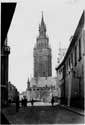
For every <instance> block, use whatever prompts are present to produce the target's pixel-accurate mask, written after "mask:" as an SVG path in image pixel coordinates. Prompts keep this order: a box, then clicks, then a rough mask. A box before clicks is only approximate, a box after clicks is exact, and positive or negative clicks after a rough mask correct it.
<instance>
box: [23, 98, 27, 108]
mask: <svg viewBox="0 0 85 125" xmlns="http://www.w3.org/2000/svg"><path fill="white" fill-rule="evenodd" d="M23 102H24V107H27V98H26V96H24V101H23Z"/></svg>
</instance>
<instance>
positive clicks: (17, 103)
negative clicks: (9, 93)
mask: <svg viewBox="0 0 85 125" xmlns="http://www.w3.org/2000/svg"><path fill="white" fill-rule="evenodd" d="M18 111H19V96H18V95H17V97H16V112H18Z"/></svg>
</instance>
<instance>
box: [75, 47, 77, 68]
mask: <svg viewBox="0 0 85 125" xmlns="http://www.w3.org/2000/svg"><path fill="white" fill-rule="evenodd" d="M76 65H77V46H75V66H76Z"/></svg>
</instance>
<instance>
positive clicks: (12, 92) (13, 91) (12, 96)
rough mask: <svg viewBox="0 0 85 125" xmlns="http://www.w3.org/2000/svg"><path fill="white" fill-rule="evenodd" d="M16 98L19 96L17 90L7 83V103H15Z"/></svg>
mask: <svg viewBox="0 0 85 125" xmlns="http://www.w3.org/2000/svg"><path fill="white" fill-rule="evenodd" d="M17 96H19V92H18V90H17V88H16V87H15V86H14V85H13V84H11V82H8V102H15V101H16V97H17Z"/></svg>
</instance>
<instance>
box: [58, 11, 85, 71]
mask: <svg viewBox="0 0 85 125" xmlns="http://www.w3.org/2000/svg"><path fill="white" fill-rule="evenodd" d="M84 25H85V10H84V11H83V13H82V16H81V18H80V20H79V23H78V26H77V28H76V30H75V33H74V35H73V38H72V40H71V42H70V45H69V47H68V49H67V52H66V54H65V57H64V59H63V61H62V62H61V63H60V64H59V66H58V67H57V68H56V70H58V69H59V68H60V67H61V66H62V65H63V64H64V62H65V60H66V58H67V57H68V55H69V53H70V51H71V49H72V47H73V46H74V44H75V42H76V40H77V39H78V36H79V34H80V32H81V30H82V28H83V27H84Z"/></svg>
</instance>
